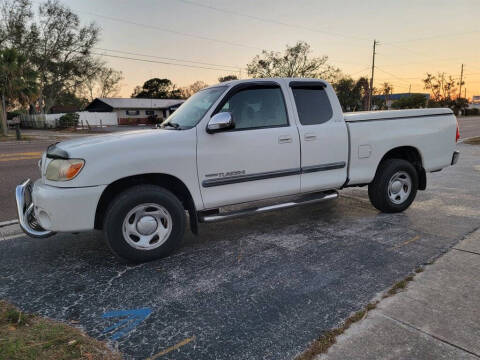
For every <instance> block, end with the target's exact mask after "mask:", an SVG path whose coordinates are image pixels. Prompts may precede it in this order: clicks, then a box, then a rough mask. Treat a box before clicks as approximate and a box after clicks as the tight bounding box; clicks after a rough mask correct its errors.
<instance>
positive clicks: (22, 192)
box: [15, 179, 55, 238]
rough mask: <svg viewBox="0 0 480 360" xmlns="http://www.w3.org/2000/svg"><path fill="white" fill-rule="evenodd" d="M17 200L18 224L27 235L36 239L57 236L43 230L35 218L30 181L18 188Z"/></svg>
mask: <svg viewBox="0 0 480 360" xmlns="http://www.w3.org/2000/svg"><path fill="white" fill-rule="evenodd" d="M15 199H16V201H17V215H18V222H19V224H20V227H21V228H22V230H23V232H24V233H25V234H27V235H29V236H31V237H35V238H45V237H49V236H52V235H54V234H55V232H53V231H51V230H45V229H44V228H42V227H41V226H40V224H39V223H38V221H37V219H36V218H35V214H34V211H33V209H34V205H33V201H32V182H31V181H30V179H28V180H26V181H25V182H24V183H23V184H21V185H18V186H17V187H16V189H15Z"/></svg>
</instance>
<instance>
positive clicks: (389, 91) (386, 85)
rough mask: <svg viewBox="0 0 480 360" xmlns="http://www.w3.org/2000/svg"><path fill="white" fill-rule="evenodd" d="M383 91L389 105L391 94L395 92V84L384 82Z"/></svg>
mask: <svg viewBox="0 0 480 360" xmlns="http://www.w3.org/2000/svg"><path fill="white" fill-rule="evenodd" d="M381 91H382V95H384V96H385V105H386V106H387V104H388V100H389V96H390V94H392V93H393V85H392V84H390V83H388V82H384V83H383V84H382V88H381Z"/></svg>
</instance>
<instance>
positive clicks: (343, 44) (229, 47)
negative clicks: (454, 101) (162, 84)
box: [63, 0, 480, 98]
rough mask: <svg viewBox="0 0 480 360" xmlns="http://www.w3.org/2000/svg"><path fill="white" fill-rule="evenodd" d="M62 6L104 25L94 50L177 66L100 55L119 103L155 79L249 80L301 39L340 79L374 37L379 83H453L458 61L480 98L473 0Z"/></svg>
mask: <svg viewBox="0 0 480 360" xmlns="http://www.w3.org/2000/svg"><path fill="white" fill-rule="evenodd" d="M63 3H65V4H67V5H68V6H69V7H70V8H71V9H72V10H73V11H74V12H76V13H78V14H79V15H80V17H81V19H82V21H83V22H90V21H95V22H96V23H97V24H98V25H100V26H101V28H102V34H101V42H100V44H99V45H98V49H97V50H96V52H97V53H99V54H110V55H115V56H123V57H129V58H137V59H146V60H151V61H157V62H169V63H174V64H177V65H170V64H161V63H153V62H152V63H149V62H141V61H135V60H129V59H120V58H113V57H104V59H105V60H106V61H107V62H108V63H109V64H110V66H112V67H113V68H115V69H117V70H121V71H122V72H123V74H124V77H125V79H124V80H123V81H122V90H121V93H120V95H121V96H130V94H131V93H132V90H133V88H134V87H135V86H136V85H141V84H143V82H144V81H145V80H147V79H149V78H152V77H160V78H169V79H171V80H172V81H173V82H174V83H176V84H177V85H179V86H185V85H189V84H191V83H193V82H194V81H196V80H203V81H205V82H207V83H208V84H213V83H216V82H217V78H218V77H219V76H221V75H226V74H230V73H237V74H238V72H239V71H241V75H242V77H246V76H247V75H246V71H245V66H246V64H247V63H248V62H249V61H250V60H251V59H252V58H253V57H254V56H255V55H256V54H258V53H260V52H261V50H262V49H267V50H275V51H283V49H284V48H285V45H286V44H290V45H293V44H295V43H296V42H297V41H298V40H304V41H306V42H308V43H309V44H310V45H311V46H312V50H313V54H314V55H316V56H321V55H327V56H328V57H329V63H330V64H332V65H335V66H337V67H339V68H340V69H341V70H342V71H343V72H344V73H346V74H350V75H351V76H352V77H354V78H357V77H359V76H361V75H365V76H370V75H369V74H370V66H371V60H372V59H371V57H372V43H373V39H377V40H379V41H380V45H379V46H378V50H377V58H376V65H377V66H378V68H377V69H376V71H375V72H376V74H375V84H376V85H379V84H381V83H383V82H385V81H388V82H390V83H392V84H393V85H394V92H408V89H409V86H410V84H411V88H412V91H417V92H423V91H424V89H423V83H422V81H421V79H422V78H423V77H424V76H425V73H426V72H427V71H428V72H433V73H436V72H438V71H441V72H447V73H449V74H452V75H454V76H455V77H459V76H460V66H461V64H462V63H463V64H464V65H465V72H464V74H465V82H466V88H467V97H470V98H471V96H472V95H480V41H479V40H480V1H478V0H455V1H451V0H450V1H443V0H417V1H406V0H402V1H398V0H397V1H390V0H381V1H377V0H375V1H372V0H369V1H357V0H351V1H343V0H334V1H330V0H329V1H319V0H296V1H287V0H264V1H259V0H256V1H255V0H245V1H238V0H237V1H233V0H216V1H214V0H210V1H208V0H207V1H201V0H135V1H133V0H130V1H128V0H102V1H99V0H63ZM105 49H108V51H107V50H105ZM113 50H114V51H113ZM128 53H131V54H128ZM150 56H151V57H150ZM167 58H170V59H167ZM173 59H177V60H173ZM178 60H183V61H178ZM179 64H184V65H188V66H178V65H179ZM189 66H192V67H189ZM193 66H195V67H193ZM200 67H204V68H200ZM205 68H208V69H205ZM212 68H213V70H212ZM462 95H463V91H462Z"/></svg>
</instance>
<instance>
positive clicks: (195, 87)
mask: <svg viewBox="0 0 480 360" xmlns="http://www.w3.org/2000/svg"><path fill="white" fill-rule="evenodd" d="M207 86H208V84H207V83H206V82H204V81H195V82H194V83H193V84H192V85H190V86H187V87H184V88H182V89H181V91H182V98H183V99H188V98H189V97H190V96H192V95H193V94H195V93H196V92H198V91H200V90H202V89H205V88H206V87H207Z"/></svg>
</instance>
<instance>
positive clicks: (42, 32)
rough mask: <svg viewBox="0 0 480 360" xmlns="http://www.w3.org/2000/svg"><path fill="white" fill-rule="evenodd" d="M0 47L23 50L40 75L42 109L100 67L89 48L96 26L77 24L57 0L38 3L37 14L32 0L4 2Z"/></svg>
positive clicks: (81, 82)
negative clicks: (32, 5)
mask: <svg viewBox="0 0 480 360" xmlns="http://www.w3.org/2000/svg"><path fill="white" fill-rule="evenodd" d="M1 14H2V25H0V47H6V46H8V47H13V48H15V49H17V51H19V52H21V53H23V55H25V56H26V57H27V58H28V61H29V62H30V63H31V64H32V66H33V68H34V69H35V71H37V73H38V75H39V97H38V103H37V108H39V109H41V110H42V111H44V112H48V111H49V109H50V108H51V107H52V106H53V104H54V103H55V102H56V99H57V97H58V96H59V94H62V93H65V92H70V93H71V92H75V91H77V89H78V88H79V87H81V86H82V85H83V83H84V82H85V81H86V80H87V79H89V78H92V76H94V75H95V74H96V73H97V72H98V71H99V70H100V69H101V66H100V62H99V61H98V60H97V59H96V58H94V57H93V55H92V54H91V50H92V48H93V46H94V45H95V44H96V43H97V41H98V34H99V28H98V27H97V26H96V25H95V24H93V23H91V24H89V25H86V26H81V25H80V20H79V17H78V16H77V15H76V14H75V13H73V12H72V11H71V10H70V9H69V8H68V7H66V6H64V5H62V4H61V3H60V2H59V1H58V0H47V1H46V2H44V3H41V4H40V5H39V8H38V14H37V15H36V16H34V14H33V12H32V10H31V0H14V1H4V2H3V3H2V7H1Z"/></svg>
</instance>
